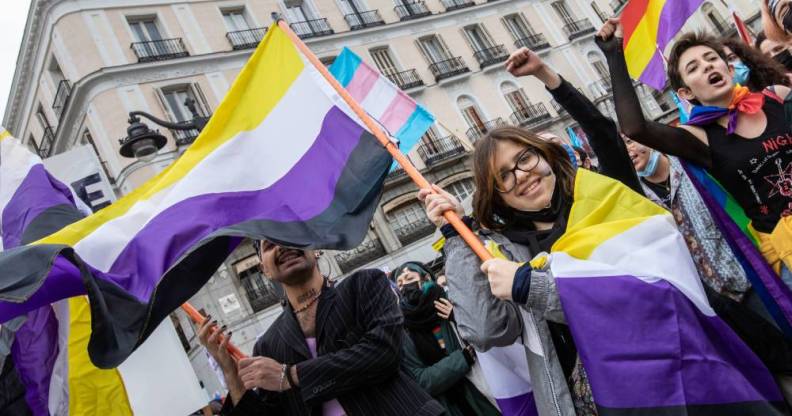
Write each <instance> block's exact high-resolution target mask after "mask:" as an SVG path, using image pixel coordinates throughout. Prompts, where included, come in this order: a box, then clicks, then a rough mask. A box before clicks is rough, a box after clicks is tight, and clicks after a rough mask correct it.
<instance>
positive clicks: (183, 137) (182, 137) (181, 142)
mask: <svg viewBox="0 0 792 416" xmlns="http://www.w3.org/2000/svg"><path fill="white" fill-rule="evenodd" d="M170 132H171V134H172V135H173V139H174V140H175V141H176V146H179V147H181V146H189V145H191V144H192V142H194V141H195V139H196V138H198V134H200V133H201V132H199V131H198V130H196V129H190V130H171V131H170Z"/></svg>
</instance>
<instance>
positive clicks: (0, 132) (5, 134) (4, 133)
mask: <svg viewBox="0 0 792 416" xmlns="http://www.w3.org/2000/svg"><path fill="white" fill-rule="evenodd" d="M6 137H11V133H9V131H8V130H6V129H2V128H0V141H3V139H5V138H6Z"/></svg>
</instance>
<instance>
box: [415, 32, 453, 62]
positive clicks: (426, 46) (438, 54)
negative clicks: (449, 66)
mask: <svg viewBox="0 0 792 416" xmlns="http://www.w3.org/2000/svg"><path fill="white" fill-rule="evenodd" d="M418 46H419V47H420V49H421V52H422V53H423V55H424V57H425V58H426V60H427V61H428V62H429V63H430V64H434V63H438V62H443V61H447V60H449V59H451V54H450V53H449V52H448V48H447V47H446V45H445V42H443V40H442V39H441V38H440V37H439V36H437V35H431V36H426V37H423V38H421V39H419V40H418Z"/></svg>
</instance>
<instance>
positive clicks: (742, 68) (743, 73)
mask: <svg viewBox="0 0 792 416" xmlns="http://www.w3.org/2000/svg"><path fill="white" fill-rule="evenodd" d="M732 66H733V67H734V78H733V80H734V83H735V84H740V85H745V83H747V82H748V77H749V76H750V75H751V68H748V66H747V65H745V64H744V63H743V62H742V61H736V62H735V63H733V64H732Z"/></svg>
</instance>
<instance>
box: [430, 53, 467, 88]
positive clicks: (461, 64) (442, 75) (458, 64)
mask: <svg viewBox="0 0 792 416" xmlns="http://www.w3.org/2000/svg"><path fill="white" fill-rule="evenodd" d="M429 70H430V71H432V75H434V77H435V81H437V82H440V80H443V79H446V78H451V77H453V76H454V75H459V74H464V73H466V72H470V68H468V67H467V65H465V61H463V60H462V58H461V57H459V56H456V57H453V58H451V59H446V60H444V61H440V62H435V63H433V64H431V65H429Z"/></svg>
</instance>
